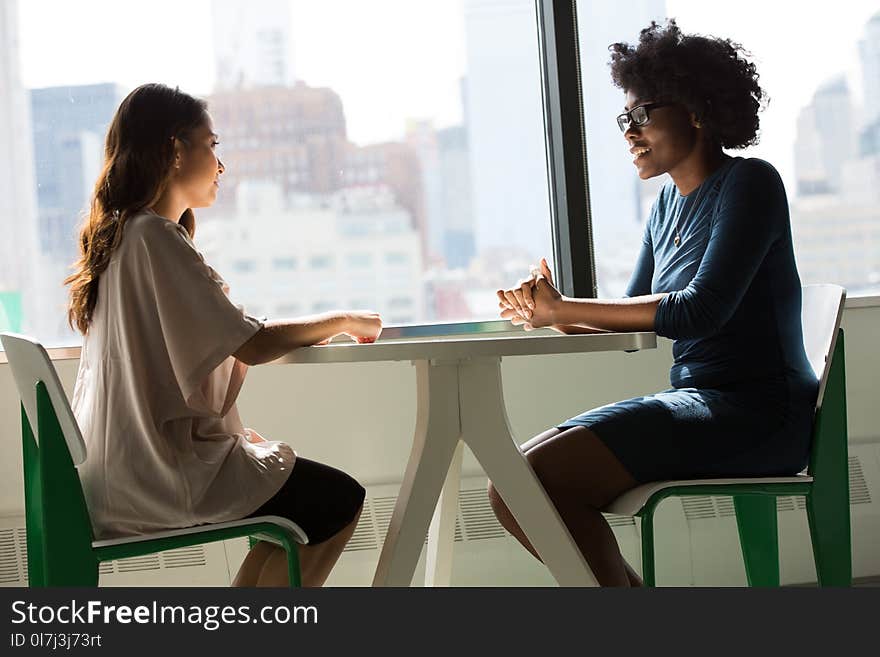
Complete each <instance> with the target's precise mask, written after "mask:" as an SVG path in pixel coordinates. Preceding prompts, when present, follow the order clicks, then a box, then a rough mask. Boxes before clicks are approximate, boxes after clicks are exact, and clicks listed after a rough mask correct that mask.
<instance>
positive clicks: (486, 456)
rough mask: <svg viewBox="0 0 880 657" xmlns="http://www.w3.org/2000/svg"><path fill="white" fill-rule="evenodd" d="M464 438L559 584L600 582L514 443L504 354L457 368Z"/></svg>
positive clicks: (476, 360) (477, 360) (592, 584)
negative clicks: (504, 379)
mask: <svg viewBox="0 0 880 657" xmlns="http://www.w3.org/2000/svg"><path fill="white" fill-rule="evenodd" d="M459 390H460V393H459V397H460V399H461V427H462V440H463V441H464V442H465V443H466V444H467V445H468V447H470V449H471V451H472V452H473V453H474V456H476V457H477V460H478V461H479V462H480V464H481V465H482V466H483V469H484V470H485V472H486V474H487V475H488V476H489V478H490V479H491V480H492V483H493V484H494V486H495V488H496V489H497V490H498V493H499V494H500V495H501V498H502V499H503V500H504V503H505V504H506V505H507V506H508V508H509V509H510V511H511V513H512V514H513V516H514V518H516V521H517V523H518V524H519V526H520V527H521V528H522V529H523V531H524V532H525V534H526V536H528V538H529V541H530V542H531V544H532V545H533V546H534V547H535V549H536V550H537V551H538V554H540V555H541V559H542V561H543V562H544V563H545V564H546V565H547V568H548V569H549V570H550V572H551V573H552V574H553V577H554V578H555V579H556V581H557V582H558V583H559V585H560V586H596V584H597V582H596V578H595V576H594V575H593V571H592V570H591V569H590V566H589V564H587V562H586V560H585V559H584V558H583V555H581V553H580V550H579V549H578V548H577V546H576V545H575V543H574V541H573V540H572V538H571V534H569V532H568V529H567V528H566V527H565V524H564V523H563V522H562V519H561V518H560V516H559V513H558V512H557V511H556V507H554V506H553V503H552V502H551V501H550V498H549V497H548V496H547V493H546V492H545V491H544V488H543V487H542V486H541V484H540V482H539V481H538V478H537V477H536V476H535V473H534V471H533V470H532V468H531V466H530V465H529V463H528V461H526V458H525V456H523V453H522V451H521V450H520V448H519V446H518V445H517V444H516V443H515V442H514V440H513V437H512V435H511V432H510V426H509V424H508V421H507V411H506V409H505V407H504V395H503V391H502V385H501V359H500V358H480V359H474V360H473V361H470V362H467V363H462V365H461V367H460V370H459Z"/></svg>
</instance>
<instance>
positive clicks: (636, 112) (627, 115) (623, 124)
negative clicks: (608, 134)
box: [617, 103, 674, 132]
mask: <svg viewBox="0 0 880 657" xmlns="http://www.w3.org/2000/svg"><path fill="white" fill-rule="evenodd" d="M673 104H674V103H646V104H644V105H639V106H637V107H633V108H632V109H631V110H630V111H629V112H624V113H623V114H620V115H618V117H617V125H618V126H619V127H620V131H621V132H626V131H627V130H629V127H630V125H645V124H646V123H647V122H648V119H650V118H651V115H650V113H649V111H650V110H652V109H656V108H658V107H666V106H667V105H673Z"/></svg>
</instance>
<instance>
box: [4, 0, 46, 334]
mask: <svg viewBox="0 0 880 657" xmlns="http://www.w3.org/2000/svg"><path fill="white" fill-rule="evenodd" d="M30 134H31V130H30V112H29V108H28V102H27V92H26V91H25V89H24V86H23V84H22V80H21V71H20V62H19V52H18V2H17V0H7V1H6V2H0V153H2V154H3V157H0V199H3V202H2V206H0V207H2V210H0V329H11V330H17V331H21V330H27V331H34V330H35V329H36V328H38V324H39V316H38V309H39V304H38V303H37V302H36V300H37V287H36V281H35V278H34V274H35V272H37V271H38V270H39V269H38V267H37V262H36V260H37V258H38V252H37V248H36V219H37V213H36V202H35V198H34V181H33V154H32V151H31V142H30Z"/></svg>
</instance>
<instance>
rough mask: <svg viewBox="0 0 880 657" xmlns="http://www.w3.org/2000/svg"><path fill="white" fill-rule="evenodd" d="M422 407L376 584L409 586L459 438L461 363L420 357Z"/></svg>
mask: <svg viewBox="0 0 880 657" xmlns="http://www.w3.org/2000/svg"><path fill="white" fill-rule="evenodd" d="M415 366H416V382H417V394H418V411H417V414H416V430H415V436H414V438H413V446H412V451H411V452H410V455H409V461H408V462H407V464H406V474H405V475H404V478H403V483H402V484H401V486H400V494H399V495H398V496H397V503H396V504H395V505H394V513H393V514H392V516H391V523H390V524H389V526H388V533H387V535H386V536H385V542H384V543H383V545H382V552H381V554H380V555H379V564H378V565H377V566H376V574H375V576H374V578H373V586H409V585H410V584H411V583H412V577H413V573H414V572H415V569H416V565H417V564H418V561H419V555H420V554H421V552H422V546H423V545H424V543H425V533H426V532H427V531H428V524H429V523H430V521H431V515H432V513H433V511H434V508H435V507H436V505H437V498H438V497H439V496H440V490H441V488H442V486H443V482H444V480H445V479H446V474H447V472H448V471H449V464H450V462H451V461H452V457H453V453H454V452H455V449H456V446H457V445H458V441H459V434H460V427H461V424H460V420H459V400H458V365H457V363H454V362H453V363H439V364H432V363H429V362H427V361H416V362H415Z"/></svg>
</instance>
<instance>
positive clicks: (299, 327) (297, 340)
mask: <svg viewBox="0 0 880 657" xmlns="http://www.w3.org/2000/svg"><path fill="white" fill-rule="evenodd" d="M381 331H382V320H381V319H380V318H379V315H378V314H376V313H369V312H338V313H322V314H320V315H309V316H307V317H300V318H297V319H281V320H274V321H270V322H266V323H265V324H264V325H263V328H261V329H260V330H259V331H257V333H255V334H254V336H253V337H252V338H251V339H250V340H248V341H247V342H245V343H244V344H243V345H242V346H241V347H239V349H238V351H236V352H235V353H234V354H233V356H235V357H236V358H237V359H238V360H240V361H241V362H243V363H246V364H247V365H261V364H263V363H268V362H269V361H273V360H275V359H276V358H280V357H281V356H283V355H284V354H286V353H288V352H289V351H292V350H294V349H297V348H298V347H307V346H310V345H314V344H318V343H319V342H324V341H325V340H329V339H330V338H332V337H333V336H336V335H339V334H341V333H344V334H346V335H349V336H351V337H353V338H355V339H356V340H358V341H359V342H373V341H374V340H375V339H376V338H378V337H379V333H381Z"/></svg>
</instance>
